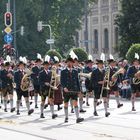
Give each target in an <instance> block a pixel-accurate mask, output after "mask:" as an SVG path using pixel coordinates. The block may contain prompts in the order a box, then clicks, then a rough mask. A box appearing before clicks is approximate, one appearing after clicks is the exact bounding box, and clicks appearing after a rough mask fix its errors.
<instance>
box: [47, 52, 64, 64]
mask: <svg viewBox="0 0 140 140" xmlns="http://www.w3.org/2000/svg"><path fill="white" fill-rule="evenodd" d="M46 55H49V56H50V57H51V58H53V57H54V56H57V57H58V58H59V60H60V61H61V59H62V56H61V54H60V53H59V52H57V51H56V50H49V51H48V52H47V53H46Z"/></svg>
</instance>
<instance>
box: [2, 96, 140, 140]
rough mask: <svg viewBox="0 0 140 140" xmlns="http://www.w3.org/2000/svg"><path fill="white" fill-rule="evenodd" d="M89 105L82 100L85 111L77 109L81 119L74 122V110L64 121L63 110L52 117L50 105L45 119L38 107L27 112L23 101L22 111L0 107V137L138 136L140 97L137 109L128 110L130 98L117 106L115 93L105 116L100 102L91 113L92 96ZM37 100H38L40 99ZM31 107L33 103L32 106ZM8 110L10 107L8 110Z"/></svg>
mask: <svg viewBox="0 0 140 140" xmlns="http://www.w3.org/2000/svg"><path fill="white" fill-rule="evenodd" d="M89 101H90V102H89V103H90V106H89V107H87V106H86V105H85V104H84V105H83V106H84V109H85V110H86V111H87V112H86V113H80V116H81V117H84V119H85V120H84V122H82V123H79V124H77V123H76V117H75V114H74V113H73V114H72V113H70V110H71V108H70V107H69V122H68V123H64V118H65V117H64V111H63V110H60V111H57V107H56V106H55V112H56V113H57V114H58V118H56V119H55V120H54V119H52V118H51V113H50V111H49V109H50V108H49V107H47V109H46V110H45V113H44V115H45V117H46V118H45V119H40V109H39V108H38V109H35V111H34V113H33V114H32V115H31V116H28V115H27V112H26V107H25V104H24V101H23V107H21V109H20V110H21V113H20V115H19V116H17V115H16V113H15V112H14V113H10V112H7V113H5V112H4V111H3V109H0V118H1V119H0V138H1V139H4V140H15V139H26V138H27V139H33V140H44V139H46V140H71V139H73V140H77V139H79V140H93V139H94V140H139V139H140V99H137V101H136V111H135V112H132V111H131V102H130V101H128V100H125V99H123V100H121V102H122V103H123V104H124V106H123V107H122V108H119V109H118V108H117V107H116V101H115V99H114V96H112V97H111V99H110V108H109V112H110V113H111V115H110V116H109V117H108V118H106V117H105V115H104V108H103V104H101V105H100V106H98V108H97V111H98V114H99V116H97V117H95V116H93V99H92V98H90V99H89ZM39 104H40V102H39ZM39 104H38V105H39ZM33 107H34V103H33V104H32V105H31V108H33ZM8 111H9V110H8Z"/></svg>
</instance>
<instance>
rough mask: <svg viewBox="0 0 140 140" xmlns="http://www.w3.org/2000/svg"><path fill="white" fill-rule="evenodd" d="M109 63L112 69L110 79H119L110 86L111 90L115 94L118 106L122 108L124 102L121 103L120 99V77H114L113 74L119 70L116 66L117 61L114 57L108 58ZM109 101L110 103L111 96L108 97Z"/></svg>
mask: <svg viewBox="0 0 140 140" xmlns="http://www.w3.org/2000/svg"><path fill="white" fill-rule="evenodd" d="M108 64H109V69H110V76H109V80H110V82H111V81H113V80H117V81H116V83H115V85H113V86H110V89H111V91H110V92H113V93H114V94H115V99H116V102H117V108H120V107H122V106H123V104H121V103H120V99H119V95H120V93H119V88H118V82H119V81H118V80H119V79H112V76H113V75H114V74H115V73H116V72H117V68H116V61H115V60H114V59H109V60H108ZM108 103H109V98H108Z"/></svg>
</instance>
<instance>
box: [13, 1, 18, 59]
mask: <svg viewBox="0 0 140 140" xmlns="http://www.w3.org/2000/svg"><path fill="white" fill-rule="evenodd" d="M13 16H14V18H13V20H14V22H13V23H14V25H13V30H14V49H15V51H16V58H17V57H18V50H17V42H16V30H17V29H16V0H13Z"/></svg>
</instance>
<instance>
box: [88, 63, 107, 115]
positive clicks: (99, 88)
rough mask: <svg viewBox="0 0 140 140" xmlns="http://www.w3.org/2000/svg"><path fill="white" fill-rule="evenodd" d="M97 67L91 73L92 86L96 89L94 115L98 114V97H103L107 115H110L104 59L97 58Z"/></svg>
mask: <svg viewBox="0 0 140 140" xmlns="http://www.w3.org/2000/svg"><path fill="white" fill-rule="evenodd" d="M96 61H97V68H96V69H95V70H93V72H92V74H91V81H90V82H91V88H92V90H94V113H93V114H94V116H98V113H97V110H96V107H97V103H98V99H100V98H103V101H104V109H105V116H106V117H108V116H109V115H110V113H109V112H108V111H107V94H108V90H107V89H106V86H107V81H106V79H105V76H106V72H105V69H104V67H103V64H104V63H103V60H96Z"/></svg>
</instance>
